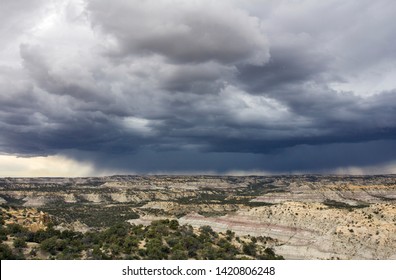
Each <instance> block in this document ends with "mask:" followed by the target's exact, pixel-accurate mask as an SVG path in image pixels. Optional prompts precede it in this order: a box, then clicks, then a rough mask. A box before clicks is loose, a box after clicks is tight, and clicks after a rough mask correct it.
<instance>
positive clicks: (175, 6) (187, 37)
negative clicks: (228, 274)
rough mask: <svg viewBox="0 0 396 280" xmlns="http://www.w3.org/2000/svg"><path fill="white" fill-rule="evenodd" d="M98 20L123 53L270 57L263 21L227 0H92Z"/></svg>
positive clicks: (187, 58) (225, 59)
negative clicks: (261, 28) (261, 24)
mask: <svg viewBox="0 0 396 280" xmlns="http://www.w3.org/2000/svg"><path fill="white" fill-rule="evenodd" d="M88 8H89V11H90V15H91V18H92V21H93V23H94V25H95V26H99V27H100V28H101V29H103V30H104V31H105V32H108V33H109V34H110V35H112V36H114V38H115V39H116V40H117V43H118V47H119V49H118V51H119V52H120V54H121V55H136V54H140V55H142V54H145V55H152V54H159V55H163V56H165V57H166V58H167V59H169V60H170V61H172V62H176V63H202V62H207V61H217V62H220V63H235V62H241V61H249V62H250V63H253V64H262V63H264V62H265V61H266V60H267V59H268V44H267V40H266V37H265V36H264V34H263V33H261V32H260V26H259V20H258V19H257V18H254V17H250V16H249V15H248V14H247V13H246V12H244V11H243V10H241V9H237V8H235V7H232V6H230V5H227V2H226V1H206V0H204V1H171V2H170V1H154V0H148V1H133V2H128V1H119V0H116V1H112V2H109V1H104V0H96V1H89V5H88Z"/></svg>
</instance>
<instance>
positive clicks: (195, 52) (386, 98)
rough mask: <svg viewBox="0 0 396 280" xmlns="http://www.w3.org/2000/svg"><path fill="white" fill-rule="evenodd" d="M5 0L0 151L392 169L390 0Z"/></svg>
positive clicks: (166, 164)
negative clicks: (321, 0) (319, 0)
mask: <svg viewBox="0 0 396 280" xmlns="http://www.w3.org/2000/svg"><path fill="white" fill-rule="evenodd" d="M17 2H18V3H16V2H15V1H9V0H5V1H3V2H2V4H1V9H0V15H2V16H1V17H0V130H1V134H0V153H1V154H3V155H7V156H18V157H22V158H32V159H34V158H35V157H39V156H56V157H57V160H58V158H69V159H73V160H76V161H79V162H88V163H89V164H90V165H89V166H90V168H89V170H90V172H93V173H95V172H94V171H92V170H97V171H98V172H97V173H100V172H102V171H106V170H108V171H109V172H112V173H200V172H205V173H232V172H234V173H236V174H245V173H249V172H252V173H255V172H256V173H260V174H261V173H294V172H307V173H316V172H325V173H331V172H335V173H340V172H352V171H351V170H355V171H356V170H359V172H357V173H373V172H374V173H378V172H381V168H382V169H383V172H388V173H389V172H395V171H396V168H395V167H394V166H395V165H396V154H395V153H394V152H393V151H396V121H395V120H396V55H395V52H394V46H395V45H396V29H395V27H394V23H393V21H394V20H393V18H394V11H396V3H394V1H390V0H389V1H388V0H380V1H375V2H373V1H352V0H351V1H340V0H331V1H325V2H320V3H319V2H318V1H313V0H303V1H290V0H281V1H275V0H267V1H237V0H233V1H209V0H204V1H181V0H160V1H158V0H157V1H154V0H146V1H143V0H135V1H121V0H115V1H104V0H56V1H39V0H36V1H17ZM1 164H2V163H1V162H0V166H1ZM4 164H5V163H4ZM73 166H74V165H73ZM92 166H93V167H92ZM91 167H92V168H91ZM355 171H354V172H355Z"/></svg>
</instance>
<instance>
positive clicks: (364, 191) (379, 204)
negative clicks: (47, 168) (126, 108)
mask: <svg viewBox="0 0 396 280" xmlns="http://www.w3.org/2000/svg"><path fill="white" fill-rule="evenodd" d="M0 202H1V208H2V212H3V214H4V215H3V219H4V222H5V225H7V224H10V223H15V224H19V225H21V226H23V227H27V228H29V229H30V230H33V231H37V230H38V229H40V227H41V229H45V227H46V226H47V223H48V222H49V221H50V222H51V224H52V225H51V226H53V227H54V228H55V229H56V230H59V231H65V230H67V231H75V232H81V233H82V234H84V233H87V232H100V231H104V230H106V229H108V228H111V227H112V226H114V225H116V224H119V223H125V222H126V223H128V224H130V225H131V226H133V227H135V226H143V227H149V226H150V225H152V224H153V223H154V224H155V223H161V221H166V220H168V221H172V220H173V221H177V224H178V226H180V227H190V226H191V228H192V229H193V231H194V232H196V234H197V235H199V232H200V230H202V228H206V227H207V226H209V227H210V228H211V229H212V230H213V231H214V232H215V233H216V234H218V235H219V236H220V237H221V236H224V237H225V236H226V235H227V234H228V235H230V236H231V233H232V236H234V237H232V238H231V237H230V238H229V241H230V242H231V243H233V242H234V243H235V242H236V241H235V240H236V239H235V238H236V237H240V238H242V240H249V242H250V239H251V238H253V239H254V240H257V238H258V239H259V240H271V242H268V243H265V244H267V248H270V249H271V250H273V252H274V253H275V254H276V255H277V256H282V257H283V258H285V259H396V176H395V175H383V176H328V175H320V176H319V175H295V176H241V177H239V176H165V175H162V176H108V177H87V178H2V179H0ZM5 213H6V214H5ZM240 238H238V240H240ZM216 242H217V241H216ZM259 243H260V242H259ZM259 243H257V241H256V242H255V244H259ZM241 244H242V245H243V244H244V241H242V243H241ZM263 244H264V243H263ZM234 245H235V246H236V247H237V248H238V246H237V245H238V244H237V242H236V243H235V244H234ZM242 245H241V246H242ZM216 246H218V245H216ZM241 248H242V247H241ZM263 248H264V249H265V248H266V247H265V246H264V247H263ZM264 249H263V250H264ZM241 256H243V253H242V255H241ZM245 257H247V258H249V255H246V256H245Z"/></svg>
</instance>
